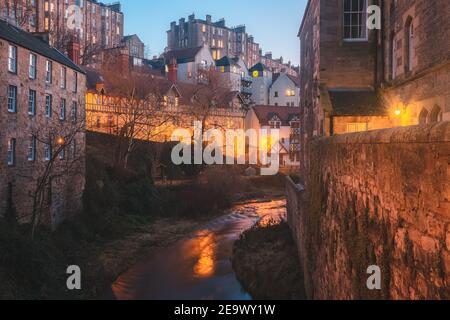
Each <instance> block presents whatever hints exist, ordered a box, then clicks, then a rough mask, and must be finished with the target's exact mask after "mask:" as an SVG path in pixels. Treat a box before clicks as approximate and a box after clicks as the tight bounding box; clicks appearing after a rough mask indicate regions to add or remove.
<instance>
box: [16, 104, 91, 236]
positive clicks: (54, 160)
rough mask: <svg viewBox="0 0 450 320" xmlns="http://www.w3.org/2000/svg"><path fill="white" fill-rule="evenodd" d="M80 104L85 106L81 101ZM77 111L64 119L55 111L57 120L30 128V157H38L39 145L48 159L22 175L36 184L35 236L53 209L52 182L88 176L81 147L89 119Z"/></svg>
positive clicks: (33, 203) (30, 193)
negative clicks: (86, 119) (86, 122)
mask: <svg viewBox="0 0 450 320" xmlns="http://www.w3.org/2000/svg"><path fill="white" fill-rule="evenodd" d="M78 105H81V100H80V101H79V102H78ZM76 111H77V110H75V111H74V112H71V114H70V117H68V119H67V120H66V119H65V115H64V119H63V115H60V114H58V113H57V112H55V115H54V118H55V120H53V121H51V122H50V123H49V125H47V126H45V127H39V128H37V129H30V138H31V139H30V144H34V147H33V148H30V150H32V151H30V152H34V154H29V155H28V156H29V157H34V158H35V157H37V152H36V150H37V146H38V145H44V146H45V148H44V154H42V155H41V156H42V157H43V158H44V161H45V162H44V164H43V165H37V166H34V167H33V170H32V172H31V173H30V174H29V175H25V174H18V176H19V177H20V178H23V179H27V180H29V181H30V182H31V183H32V184H34V186H33V187H32V189H31V190H30V192H29V196H30V197H31V199H32V210H31V213H30V216H31V217H30V218H31V219H30V221H31V236H32V237H34V235H35V233H36V230H37V228H38V227H39V226H40V225H41V224H42V223H43V217H44V215H45V213H46V212H47V211H48V210H49V208H50V204H51V201H52V199H51V198H52V197H51V195H52V187H53V186H52V182H53V181H55V180H56V179H65V181H66V184H67V183H68V182H70V181H72V182H73V181H74V178H75V177H76V176H82V175H84V170H83V168H84V166H83V163H84V153H83V152H80V150H82V146H83V144H84V132H85V119H84V118H80V116H79V115H78V114H76ZM63 120H64V121H63ZM77 142H78V143H77ZM77 145H78V147H77ZM40 149H41V148H40ZM78 149H80V150H78ZM33 150H34V151H33ZM41 150H42V149H41ZM36 160H37V159H36ZM39 163H41V162H39Z"/></svg>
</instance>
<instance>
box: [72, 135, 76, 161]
mask: <svg viewBox="0 0 450 320" xmlns="http://www.w3.org/2000/svg"><path fill="white" fill-rule="evenodd" d="M71 149H72V159H75V158H76V156H77V141H76V140H75V139H73V141H72V148H71Z"/></svg>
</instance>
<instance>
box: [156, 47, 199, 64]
mask: <svg viewBox="0 0 450 320" xmlns="http://www.w3.org/2000/svg"><path fill="white" fill-rule="evenodd" d="M202 48H203V47H196V48H187V49H181V50H172V51H168V52H166V53H165V54H164V59H165V61H166V62H170V60H172V59H173V58H175V59H176V60H177V63H178V64H182V63H188V62H194V61H195V56H196V55H197V54H198V53H199V52H200V50H201V49H202Z"/></svg>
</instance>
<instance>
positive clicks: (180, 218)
mask: <svg viewBox="0 0 450 320" xmlns="http://www.w3.org/2000/svg"><path fill="white" fill-rule="evenodd" d="M101 138H104V137H101ZM88 142H89V140H88ZM105 145H106V146H107V144H106V143H104V141H101V143H90V144H89V145H88V148H87V161H86V164H87V168H86V169H87V172H86V190H85V193H84V211H83V212H80V214H79V215H77V216H76V217H75V218H74V219H72V220H70V221H66V222H65V223H64V224H62V225H61V226H59V227H58V229H57V230H56V231H54V232H52V231H51V230H49V229H47V228H45V227H41V228H40V229H39V230H38V232H37V234H36V236H35V238H33V239H32V238H31V236H30V230H29V226H26V225H20V226H19V225H17V224H14V223H11V222H6V221H2V220H0V281H1V283H2V286H1V287H0V299H53V298H57V299H89V298H95V297H98V296H99V295H100V296H101V294H102V293H103V292H104V291H105V289H106V288H107V286H109V285H110V284H111V283H112V282H113V281H114V280H115V279H116V278H117V277H118V276H119V275H120V274H121V273H122V272H124V271H126V270H127V269H128V268H129V267H130V266H132V265H133V264H134V263H135V262H136V261H137V260H138V259H139V257H141V256H142V255H143V254H144V253H145V252H146V251H148V250H149V248H151V247H155V246H166V245H169V244H171V243H173V242H175V241H177V240H178V239H180V238H182V237H184V236H186V235H187V234H189V233H190V232H191V231H193V230H194V229H196V228H198V227H200V225H202V224H203V223H204V222H206V221H208V220H210V219H211V218H212V217H214V216H216V215H218V214H220V213H221V212H223V210H225V209H227V208H229V207H230V206H231V205H233V203H235V202H236V201H241V200H244V199H249V198H255V197H271V196H273V195H274V194H276V193H279V194H280V193H282V191H280V190H282V189H280V188H279V187H280V186H282V182H280V181H282V180H281V179H280V178H277V177H266V178H264V177H254V178H244V177H243V176H242V170H241V169H239V168H233V167H210V168H206V169H204V170H202V171H201V173H200V174H199V175H198V176H195V177H192V176H191V177H189V178H185V180H183V181H182V183H178V184H177V183H174V184H172V183H162V184H156V183H155V182H154V181H153V179H152V178H151V177H150V176H149V174H148V173H147V169H148V161H149V159H145V158H141V159H132V161H131V162H132V163H133V165H132V166H130V168H128V169H123V168H117V167H116V166H114V165H113V163H111V162H110V161H109V159H111V156H110V155H109V154H108V152H107V151H106V150H103V149H102V146H105ZM140 157H142V154H140ZM70 265H77V266H79V267H80V268H81V272H82V290H80V291H68V290H67V289H66V280H67V277H68V275H67V274H66V270H67V267H68V266H70Z"/></svg>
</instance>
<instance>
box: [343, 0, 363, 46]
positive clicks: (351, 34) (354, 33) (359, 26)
mask: <svg viewBox="0 0 450 320" xmlns="http://www.w3.org/2000/svg"><path fill="white" fill-rule="evenodd" d="M343 18H344V40H367V1H366V0H344V17H343Z"/></svg>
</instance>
